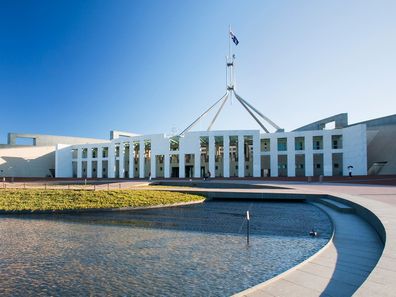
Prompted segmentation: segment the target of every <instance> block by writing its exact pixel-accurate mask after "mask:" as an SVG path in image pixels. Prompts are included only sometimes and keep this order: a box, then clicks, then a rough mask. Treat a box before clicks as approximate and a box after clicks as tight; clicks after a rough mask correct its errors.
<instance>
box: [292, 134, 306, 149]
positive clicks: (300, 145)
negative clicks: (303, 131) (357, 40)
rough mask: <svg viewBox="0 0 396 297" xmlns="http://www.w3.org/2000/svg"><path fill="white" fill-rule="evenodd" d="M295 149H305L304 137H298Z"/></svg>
mask: <svg viewBox="0 0 396 297" xmlns="http://www.w3.org/2000/svg"><path fill="white" fill-rule="evenodd" d="M294 142H295V149H296V151H303V150H304V149H305V148H304V137H296V138H295V140H294Z"/></svg>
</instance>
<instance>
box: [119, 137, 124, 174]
mask: <svg viewBox="0 0 396 297" xmlns="http://www.w3.org/2000/svg"><path fill="white" fill-rule="evenodd" d="M118 151H119V154H120V157H119V158H118V176H119V177H120V178H124V177H125V168H124V167H125V165H124V162H125V160H124V155H125V147H124V143H123V142H122V141H121V142H120V149H119V150H118Z"/></svg>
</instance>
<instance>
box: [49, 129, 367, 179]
mask: <svg viewBox="0 0 396 297" xmlns="http://www.w3.org/2000/svg"><path fill="white" fill-rule="evenodd" d="M348 166H353V174H354V175H366V174H367V136H366V126H365V125H364V124H362V125H354V126H350V127H346V128H340V129H332V130H312V131H294V132H277V133H265V134H260V131H259V130H230V131H198V132H187V133H185V134H184V135H183V136H182V137H180V136H173V137H168V136H165V135H164V134H155V135H137V136H130V137H128V136H122V137H118V138H115V139H112V140H110V141H109V142H103V143H90V144H77V145H64V144H58V145H57V148H56V156H55V174H56V177H59V178H60V177H62V178H71V177H76V178H130V179H134V178H148V177H149V176H151V177H152V178H203V177H205V176H210V177H219V178H220V177H222V178H233V177H239V178H243V177H256V178H257V177H267V176H272V177H278V176H285V177H295V176H320V175H323V176H340V175H348Z"/></svg>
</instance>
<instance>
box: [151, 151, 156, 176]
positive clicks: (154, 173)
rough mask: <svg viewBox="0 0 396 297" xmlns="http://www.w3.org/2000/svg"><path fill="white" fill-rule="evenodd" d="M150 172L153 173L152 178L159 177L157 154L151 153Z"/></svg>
mask: <svg viewBox="0 0 396 297" xmlns="http://www.w3.org/2000/svg"><path fill="white" fill-rule="evenodd" d="M151 152H152V150H151ZM150 173H151V177H152V178H155V177H157V155H153V154H151V160H150Z"/></svg>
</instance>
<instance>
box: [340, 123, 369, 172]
mask: <svg viewBox="0 0 396 297" xmlns="http://www.w3.org/2000/svg"><path fill="white" fill-rule="evenodd" d="M343 138H344V140H343V142H344V159H343V164H344V167H343V172H344V175H348V166H353V170H352V174H353V175H367V135H366V125H365V124H362V125H356V126H351V127H348V128H345V129H343Z"/></svg>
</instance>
